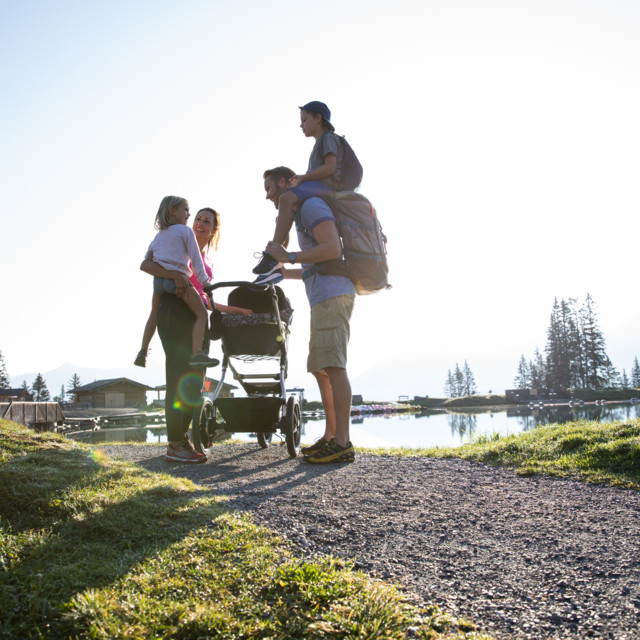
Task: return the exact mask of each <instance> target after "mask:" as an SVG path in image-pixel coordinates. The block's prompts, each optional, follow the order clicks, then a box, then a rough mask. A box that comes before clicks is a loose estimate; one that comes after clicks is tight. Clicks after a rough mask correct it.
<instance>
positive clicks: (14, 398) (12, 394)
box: [0, 388, 33, 402]
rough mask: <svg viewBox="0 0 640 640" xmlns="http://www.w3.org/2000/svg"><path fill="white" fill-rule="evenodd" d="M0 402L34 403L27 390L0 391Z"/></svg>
mask: <svg viewBox="0 0 640 640" xmlns="http://www.w3.org/2000/svg"><path fill="white" fill-rule="evenodd" d="M0 402H33V396H32V395H31V394H30V393H29V391H28V390H27V389H22V388H20V389H0Z"/></svg>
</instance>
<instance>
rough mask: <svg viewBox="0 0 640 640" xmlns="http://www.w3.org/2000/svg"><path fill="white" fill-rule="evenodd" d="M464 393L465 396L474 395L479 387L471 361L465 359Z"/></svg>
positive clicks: (463, 372) (463, 374)
mask: <svg viewBox="0 0 640 640" xmlns="http://www.w3.org/2000/svg"><path fill="white" fill-rule="evenodd" d="M462 376H463V382H462V393H461V394H460V395H463V396H472V395H473V394H474V393H476V391H477V390H478V388H477V387H476V379H475V376H474V375H473V372H472V371H471V368H470V367H469V363H468V362H467V361H466V360H465V361H464V367H463V368H462Z"/></svg>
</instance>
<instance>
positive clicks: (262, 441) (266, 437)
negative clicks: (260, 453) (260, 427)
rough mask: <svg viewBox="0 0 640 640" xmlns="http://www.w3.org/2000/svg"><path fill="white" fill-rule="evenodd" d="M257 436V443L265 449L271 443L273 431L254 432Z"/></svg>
mask: <svg viewBox="0 0 640 640" xmlns="http://www.w3.org/2000/svg"><path fill="white" fill-rule="evenodd" d="M256 435H257V436H258V444H259V445H260V446H261V447H262V448H263V449H266V448H267V447H268V446H269V445H270V444H271V438H273V433H271V432H266V431H258V433H257V434H256Z"/></svg>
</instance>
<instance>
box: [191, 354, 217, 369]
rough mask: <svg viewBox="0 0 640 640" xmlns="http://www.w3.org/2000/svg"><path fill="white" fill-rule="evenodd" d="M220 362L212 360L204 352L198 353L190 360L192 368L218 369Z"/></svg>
mask: <svg viewBox="0 0 640 640" xmlns="http://www.w3.org/2000/svg"><path fill="white" fill-rule="evenodd" d="M219 364H220V360H217V359H216V358H210V357H209V356H208V355H207V354H206V353H205V352H204V351H198V353H194V354H193V355H192V356H191V357H190V358H189V366H190V367H217V366H218V365H219Z"/></svg>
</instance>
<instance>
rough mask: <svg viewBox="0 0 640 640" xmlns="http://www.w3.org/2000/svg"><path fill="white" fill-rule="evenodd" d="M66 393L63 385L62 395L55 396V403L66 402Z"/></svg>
mask: <svg viewBox="0 0 640 640" xmlns="http://www.w3.org/2000/svg"><path fill="white" fill-rule="evenodd" d="M66 395H67V394H66V392H65V390H64V385H62V386H61V387H60V395H59V396H53V401H54V402H65V398H66Z"/></svg>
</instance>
